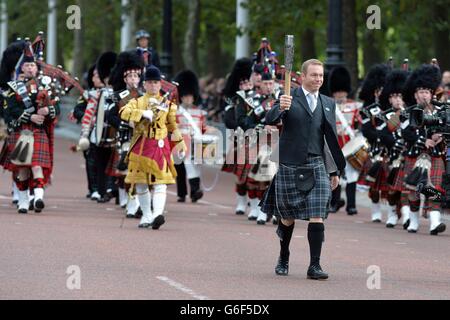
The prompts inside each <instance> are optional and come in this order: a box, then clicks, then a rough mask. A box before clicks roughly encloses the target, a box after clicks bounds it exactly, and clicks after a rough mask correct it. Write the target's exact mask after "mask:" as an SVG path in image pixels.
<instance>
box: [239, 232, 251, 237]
mask: <svg viewBox="0 0 450 320" xmlns="http://www.w3.org/2000/svg"><path fill="white" fill-rule="evenodd" d="M239 235H240V236H249V235H250V233H248V232H246V233H243V232H239Z"/></svg>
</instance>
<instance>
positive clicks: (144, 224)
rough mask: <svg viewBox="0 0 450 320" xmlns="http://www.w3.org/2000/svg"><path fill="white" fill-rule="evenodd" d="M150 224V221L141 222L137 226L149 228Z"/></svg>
mask: <svg viewBox="0 0 450 320" xmlns="http://www.w3.org/2000/svg"><path fill="white" fill-rule="evenodd" d="M150 226H151V224H150V223H141V224H139V228H150Z"/></svg>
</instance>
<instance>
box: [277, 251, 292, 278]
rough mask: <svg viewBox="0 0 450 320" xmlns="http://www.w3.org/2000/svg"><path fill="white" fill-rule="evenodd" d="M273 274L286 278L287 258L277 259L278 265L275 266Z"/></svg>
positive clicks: (287, 271)
mask: <svg viewBox="0 0 450 320" xmlns="http://www.w3.org/2000/svg"><path fill="white" fill-rule="evenodd" d="M275 273H276V274H277V275H279V276H287V275H288V273H289V258H287V259H286V258H284V259H283V258H282V257H281V256H279V257H278V263H277V265H276V266H275Z"/></svg>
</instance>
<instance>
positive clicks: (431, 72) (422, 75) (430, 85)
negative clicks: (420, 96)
mask: <svg viewBox="0 0 450 320" xmlns="http://www.w3.org/2000/svg"><path fill="white" fill-rule="evenodd" d="M440 83H441V71H440V70H439V68H438V67H437V66H434V65H431V64H424V65H422V66H420V67H419V68H417V69H416V70H414V71H413V72H412V73H411V74H410V76H409V77H408V79H407V80H406V84H405V90H404V94H403V96H404V99H405V102H406V104H407V105H408V106H410V105H413V104H415V103H416V99H415V98H414V94H415V93H416V91H417V89H420V88H422V89H429V90H431V93H432V94H433V93H434V92H435V91H436V89H437V88H438V87H439V84H440Z"/></svg>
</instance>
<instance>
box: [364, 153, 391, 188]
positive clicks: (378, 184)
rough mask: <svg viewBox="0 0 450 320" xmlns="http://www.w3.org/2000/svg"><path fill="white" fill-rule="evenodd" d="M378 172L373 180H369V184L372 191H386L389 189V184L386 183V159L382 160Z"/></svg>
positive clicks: (387, 174)
mask: <svg viewBox="0 0 450 320" xmlns="http://www.w3.org/2000/svg"><path fill="white" fill-rule="evenodd" d="M382 161H383V162H382V163H381V168H380V172H379V173H378V176H377V179H376V180H375V181H374V182H370V181H368V182H369V186H370V188H371V189H372V190H373V191H381V192H388V191H389V190H391V186H390V185H389V183H388V177H389V165H388V163H387V160H386V159H384V160H382Z"/></svg>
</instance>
